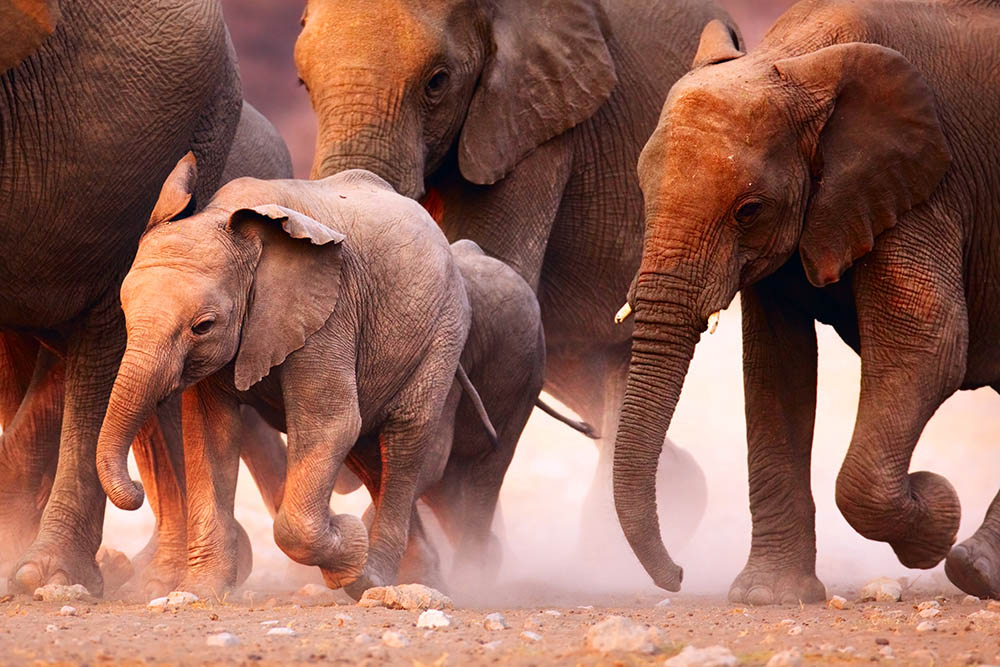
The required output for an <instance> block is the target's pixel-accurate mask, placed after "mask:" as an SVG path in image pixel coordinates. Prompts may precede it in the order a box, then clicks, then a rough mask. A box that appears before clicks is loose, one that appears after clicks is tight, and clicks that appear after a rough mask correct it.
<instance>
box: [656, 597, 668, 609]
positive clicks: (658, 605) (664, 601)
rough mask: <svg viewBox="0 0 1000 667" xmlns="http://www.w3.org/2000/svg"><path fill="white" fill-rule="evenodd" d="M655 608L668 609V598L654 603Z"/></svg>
mask: <svg viewBox="0 0 1000 667" xmlns="http://www.w3.org/2000/svg"><path fill="white" fill-rule="evenodd" d="M656 606H657V607H669V606H670V598H663V599H662V600H660V601H659V602H657V603H656Z"/></svg>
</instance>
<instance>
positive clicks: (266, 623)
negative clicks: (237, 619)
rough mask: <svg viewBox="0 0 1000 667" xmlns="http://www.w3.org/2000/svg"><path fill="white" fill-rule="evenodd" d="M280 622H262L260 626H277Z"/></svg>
mask: <svg viewBox="0 0 1000 667" xmlns="http://www.w3.org/2000/svg"><path fill="white" fill-rule="evenodd" d="M280 622H281V621H261V622H260V624H261V625H263V626H264V627H270V626H272V625H277V624H278V623H280Z"/></svg>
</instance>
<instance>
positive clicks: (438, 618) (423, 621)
mask: <svg viewBox="0 0 1000 667" xmlns="http://www.w3.org/2000/svg"><path fill="white" fill-rule="evenodd" d="M450 625H451V617H450V616H448V614H446V613H444V612H443V611H441V610H440V609H428V610H427V611H425V612H422V613H421V614H420V617H419V618H417V627H418V628H447V627H448V626H450Z"/></svg>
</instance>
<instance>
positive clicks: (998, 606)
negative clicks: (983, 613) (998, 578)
mask: <svg viewBox="0 0 1000 667" xmlns="http://www.w3.org/2000/svg"><path fill="white" fill-rule="evenodd" d="M986 608H987V609H989V610H990V611H1000V602H997V601H996V600H990V601H989V602H987V603H986Z"/></svg>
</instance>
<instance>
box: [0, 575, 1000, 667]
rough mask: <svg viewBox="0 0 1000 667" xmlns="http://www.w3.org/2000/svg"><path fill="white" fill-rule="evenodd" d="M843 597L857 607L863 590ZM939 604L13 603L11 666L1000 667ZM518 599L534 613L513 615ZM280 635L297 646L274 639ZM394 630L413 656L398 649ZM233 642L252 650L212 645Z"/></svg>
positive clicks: (997, 610) (963, 613)
mask: <svg viewBox="0 0 1000 667" xmlns="http://www.w3.org/2000/svg"><path fill="white" fill-rule="evenodd" d="M832 593H837V594H840V595H842V596H843V597H845V598H847V599H848V600H851V599H853V598H854V597H856V596H857V591H856V590H847V589H843V590H840V591H832ZM932 593H933V591H931V590H924V591H919V590H913V589H909V590H906V591H905V594H904V601H903V602H897V603H861V602H858V603H852V602H848V603H847V605H846V606H847V607H848V608H846V609H834V608H830V607H829V606H827V605H823V604H810V605H797V606H779V607H757V608H753V607H746V606H743V605H733V604H729V603H727V602H725V601H724V600H723V599H721V598H719V597H704V596H690V595H682V596H676V597H671V598H670V602H669V604H667V605H663V606H657V603H659V602H660V601H662V600H663V599H664V598H663V595H661V594H658V593H655V592H652V591H649V592H646V593H642V594H638V595H608V594H605V595H597V596H595V595H585V594H572V593H566V592H560V591H556V590H549V591H546V590H544V588H543V585H540V584H539V583H522V584H518V585H513V586H511V587H508V588H507V589H505V590H503V591H499V592H498V593H497V597H496V604H495V605H494V606H490V605H481V604H476V605H473V606H463V605H461V604H458V602H457V601H456V603H457V608H456V609H455V610H451V611H448V612H446V613H447V614H448V615H449V616H451V617H452V620H453V625H452V626H451V627H448V628H443V629H437V630H426V629H418V628H417V627H416V623H417V619H418V617H419V614H420V612H419V611H395V610H388V609H363V608H361V607H358V606H356V605H354V604H353V603H352V602H350V601H349V600H347V599H346V598H344V599H337V600H329V599H324V600H323V601H322V606H309V604H310V603H309V602H308V601H303V600H302V599H300V598H297V597H295V595H294V593H284V594H265V593H260V592H254V591H244V592H243V593H240V594H234V595H231V596H228V597H227V599H225V600H203V601H198V602H195V603H193V604H191V605H189V606H187V607H185V608H181V609H177V610H173V611H159V612H156V611H150V610H148V609H147V608H146V606H145V604H143V603H128V602H122V601H110V602H108V601H102V602H97V603H87V602H74V603H71V604H73V605H74V606H75V608H76V614H77V615H76V616H63V615H60V609H61V607H62V605H63V603H43V602H35V601H33V600H32V599H31V597H30V596H7V597H5V598H3V599H2V600H3V601H2V602H0V664H5V665H6V664H11V665H16V664H33V665H41V664H57V663H58V664H139V663H142V664H145V663H152V664H259V665H265V664H282V665H287V664H307V663H338V664H371V665H407V666H408V667H418V666H420V665H427V666H430V665H438V666H444V665H489V664H494V663H497V664H504V665H508V664H509V665H556V664H571V665H647V664H663V663H664V661H665V660H666V659H668V658H670V657H671V656H673V655H675V654H677V653H679V652H680V651H681V650H682V649H683V648H684V647H685V646H689V645H690V646H695V647H699V648H703V647H708V646H715V645H719V646H723V647H726V648H727V649H729V650H730V651H731V652H732V653H733V655H734V656H735V657H736V659H737V660H739V664H743V665H765V664H767V662H768V660H770V659H771V658H772V657H773V656H774V655H775V654H776V653H780V652H782V651H786V650H788V649H797V650H798V651H799V652H800V654H801V656H802V661H803V662H802V664H806V665H810V664H831V663H836V664H840V663H844V664H860V663H868V662H873V661H892V662H894V664H905V665H910V664H914V665H932V664H933V665H966V664H988V663H992V662H996V663H1000V605H998V604H997V603H988V602H986V601H969V600H966V599H965V597H964V596H962V595H955V594H948V595H938V596H937V597H936V598H935V597H934V596H933V594H932ZM515 599H516V600H519V601H521V603H519V604H517V605H515V606H504V604H505V601H507V604H509V601H510V600H515ZM932 600H934V601H936V602H937V603H938V605H939V606H938V607H937V608H938V609H939V610H940V613H938V614H937V615H935V616H933V618H930V619H928V618H927V615H926V614H925V615H924V616H922V615H921V614H920V611H918V605H920V603H925V604H924V605H922V606H923V607H928V606H931V605H928V604H926V603H930V602H931V601H932ZM303 605H305V606H303ZM493 612H500V613H501V614H502V615H503V616H504V617H505V619H506V623H507V625H508V626H509V628H508V629H505V630H487V629H485V628H484V626H483V620H484V618H485V616H486V615H487V614H490V613H493ZM613 614H614V615H621V616H624V617H627V618H629V619H632V620H634V621H636V622H638V623H641V624H644V625H648V626H652V627H655V628H657V629H659V630H660V631H661V633H662V634H661V635H660V636H661V641H660V642H659V647H658V650H657V651H656V652H655V653H653V654H644V653H634V652H633V653H613V654H607V655H604V654H601V653H598V652H596V651H592V650H589V649H588V648H587V646H586V637H587V631H588V629H589V628H590V627H591V626H593V625H594V624H596V623H598V622H600V621H601V620H603V619H605V618H606V617H607V616H609V615H613ZM922 623H923V624H924V625H923V626H921V624H922ZM918 627H921V629H920V630H918ZM274 628H290V629H291V631H292V633H289V634H283V635H279V634H270V635H269V634H268V632H269V631H270V630H272V629H274ZM387 631H388V632H397V633H400V634H401V635H402V636H403V637H405V638H406V640H407V641H408V642H409V644H408V645H407V646H393V645H390V644H393V643H398V642H392V641H391V640H390V641H389V642H388V643H387V642H384V641H383V640H382V637H383V634H384V633H386V632H387ZM222 632H228V633H231V634H232V635H234V636H235V637H236V638H237V640H238V642H239V643H238V644H236V645H233V646H224V647H213V646H208V645H207V643H206V641H207V638H208V637H209V636H210V635H215V634H218V633H222ZM525 632H530V633H535V636H531V635H525V634H522V633H525ZM783 664H794V663H783Z"/></svg>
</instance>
